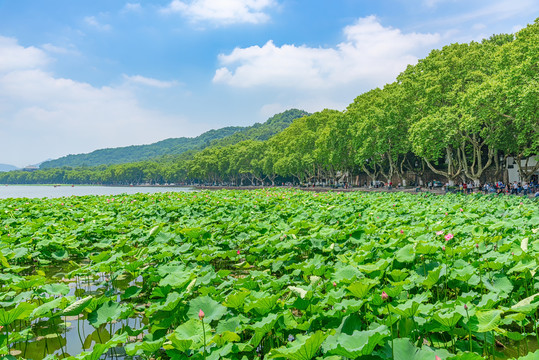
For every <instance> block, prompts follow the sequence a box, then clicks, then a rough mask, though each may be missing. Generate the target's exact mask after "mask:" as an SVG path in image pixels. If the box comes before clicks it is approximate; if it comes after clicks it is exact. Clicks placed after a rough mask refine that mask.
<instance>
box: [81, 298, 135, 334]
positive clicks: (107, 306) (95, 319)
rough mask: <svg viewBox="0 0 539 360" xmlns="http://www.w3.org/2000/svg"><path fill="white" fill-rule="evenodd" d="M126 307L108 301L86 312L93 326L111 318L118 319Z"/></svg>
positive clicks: (106, 321) (97, 325) (111, 319)
mask: <svg viewBox="0 0 539 360" xmlns="http://www.w3.org/2000/svg"><path fill="white" fill-rule="evenodd" d="M126 310H127V308H126V307H125V305H121V304H119V303H117V302H114V301H108V302H106V303H103V304H101V305H100V306H98V307H97V309H96V310H94V311H92V312H91V313H90V314H88V322H89V323H90V324H91V325H92V326H93V327H95V328H98V327H99V326H101V325H102V324H105V323H108V322H110V321H113V320H118V319H119V318H120V317H121V316H122V314H123V312H125V311H126Z"/></svg>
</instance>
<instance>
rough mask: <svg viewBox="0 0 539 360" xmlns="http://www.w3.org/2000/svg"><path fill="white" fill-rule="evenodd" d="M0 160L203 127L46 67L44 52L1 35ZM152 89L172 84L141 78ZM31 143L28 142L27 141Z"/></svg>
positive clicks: (127, 93)
mask: <svg viewBox="0 0 539 360" xmlns="http://www.w3.org/2000/svg"><path fill="white" fill-rule="evenodd" d="M0 53H1V54H2V56H1V57H0V138H1V139H2V141H1V142H0V162H2V163H3V162H7V163H12V162H16V163H15V165H18V166H25V165H27V164H30V163H36V162H39V161H42V160H44V159H46V158H56V157H60V156H63V155H66V154H69V153H81V152H88V151H92V150H95V149H97V148H104V147H112V146H125V145H132V144H140V143H150V142H154V141H158V140H162V139H164V138H167V137H170V136H171V135H172V134H176V135H177V136H193V135H196V134H198V133H199V132H200V131H201V130H205V129H202V128H201V127H202V125H200V127H198V126H197V125H195V126H193V125H191V126H187V121H186V119H183V118H179V117H173V116H168V115H164V114H163V113H161V112H160V111H155V110H149V109H147V108H145V107H143V106H141V104H140V103H139V101H138V98H137V96H136V94H135V93H134V92H133V91H132V90H131V89H130V88H129V87H125V86H120V87H113V86H103V87H95V86H92V85H90V84H88V83H84V82H79V81H74V80H72V79H66V78H61V77H56V76H55V75H54V74H53V73H50V72H49V71H47V67H46V64H47V61H48V58H47V56H46V54H45V52H44V51H43V50H40V49H37V48H33V47H24V46H21V45H19V44H18V43H17V41H16V40H14V39H9V38H2V37H0ZM127 80H129V81H133V82H138V83H143V84H146V85H149V86H154V87H166V86H171V85H172V84H171V83H167V82H164V81H159V80H155V79H150V78H145V77H142V76H132V77H127ZM29 141H31V144H32V145H31V146H28V145H26V144H27V143H28V142H29Z"/></svg>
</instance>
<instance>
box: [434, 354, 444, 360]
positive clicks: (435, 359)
mask: <svg viewBox="0 0 539 360" xmlns="http://www.w3.org/2000/svg"><path fill="white" fill-rule="evenodd" d="M434 360H442V358H441V357H439V356H438V355H435V356H434Z"/></svg>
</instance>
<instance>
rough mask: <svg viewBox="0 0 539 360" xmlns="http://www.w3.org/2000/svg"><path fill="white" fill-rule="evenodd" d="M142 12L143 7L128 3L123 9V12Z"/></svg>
mask: <svg viewBox="0 0 539 360" xmlns="http://www.w3.org/2000/svg"><path fill="white" fill-rule="evenodd" d="M141 10H142V6H141V5H140V4H139V3H126V4H125V5H124V8H123V9H122V11H123V12H140V11H141Z"/></svg>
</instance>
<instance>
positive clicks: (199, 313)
mask: <svg viewBox="0 0 539 360" xmlns="http://www.w3.org/2000/svg"><path fill="white" fill-rule="evenodd" d="M204 316H206V314H204V311H202V309H200V310H199V311H198V318H199V319H200V320H202V319H204Z"/></svg>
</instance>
